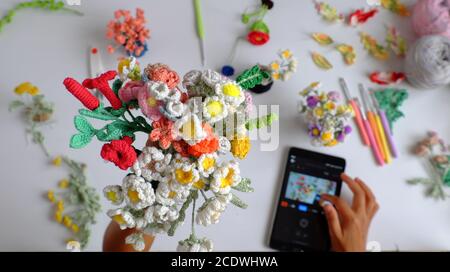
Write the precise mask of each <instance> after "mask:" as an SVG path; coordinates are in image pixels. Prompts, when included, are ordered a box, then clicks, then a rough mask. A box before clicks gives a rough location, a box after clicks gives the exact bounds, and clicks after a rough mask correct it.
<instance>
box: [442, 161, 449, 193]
mask: <svg viewBox="0 0 450 272" xmlns="http://www.w3.org/2000/svg"><path fill="white" fill-rule="evenodd" d="M448 157H449V159H450V156H448ZM442 180H443V182H444V184H445V185H447V186H450V167H448V168H447V169H446V171H445V174H444V177H443V178H442Z"/></svg>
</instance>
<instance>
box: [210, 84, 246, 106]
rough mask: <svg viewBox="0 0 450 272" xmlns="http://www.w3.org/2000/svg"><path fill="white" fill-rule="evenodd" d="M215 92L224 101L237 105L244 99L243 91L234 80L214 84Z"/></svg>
mask: <svg viewBox="0 0 450 272" xmlns="http://www.w3.org/2000/svg"><path fill="white" fill-rule="evenodd" d="M216 94H217V95H218V96H219V97H223V98H224V100H225V102H227V103H230V104H231V105H232V106H235V107H238V106H239V105H240V104H241V103H242V102H244V100H245V95H244V91H243V90H242V88H241V86H239V85H238V84H237V83H236V82H232V81H230V82H226V83H224V84H217V85H216Z"/></svg>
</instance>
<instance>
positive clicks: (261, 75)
mask: <svg viewBox="0 0 450 272" xmlns="http://www.w3.org/2000/svg"><path fill="white" fill-rule="evenodd" d="M268 78H270V75H269V73H267V72H265V71H261V68H259V66H258V65H255V66H253V67H252V68H250V69H248V70H245V71H244V72H243V73H242V74H240V75H239V76H238V77H237V78H236V81H237V82H238V84H239V85H240V86H241V87H242V88H243V89H246V90H248V89H251V88H253V87H255V86H256V85H258V84H261V82H262V81H263V79H268Z"/></svg>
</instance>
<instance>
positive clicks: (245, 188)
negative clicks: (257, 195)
mask: <svg viewBox="0 0 450 272" xmlns="http://www.w3.org/2000/svg"><path fill="white" fill-rule="evenodd" d="M251 183H252V181H251V180H250V179H248V178H243V179H242V180H241V182H240V183H239V184H238V185H237V186H234V187H233V189H235V190H236V191H239V192H244V193H253V192H254V191H255V189H253V188H252V187H251V186H250V185H251Z"/></svg>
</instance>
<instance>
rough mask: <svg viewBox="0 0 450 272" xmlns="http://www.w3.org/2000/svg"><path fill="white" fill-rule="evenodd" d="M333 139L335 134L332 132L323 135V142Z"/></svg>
mask: <svg viewBox="0 0 450 272" xmlns="http://www.w3.org/2000/svg"><path fill="white" fill-rule="evenodd" d="M331 139H333V134H332V133H331V132H325V133H323V134H322V140H324V141H330V140H331Z"/></svg>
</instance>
